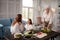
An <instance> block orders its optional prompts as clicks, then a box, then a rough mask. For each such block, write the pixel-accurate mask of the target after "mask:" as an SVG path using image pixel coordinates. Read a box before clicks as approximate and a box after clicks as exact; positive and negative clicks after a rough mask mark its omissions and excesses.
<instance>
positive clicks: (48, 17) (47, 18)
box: [42, 11, 53, 24]
mask: <svg viewBox="0 0 60 40" xmlns="http://www.w3.org/2000/svg"><path fill="white" fill-rule="evenodd" d="M52 18H53V16H52V13H51V12H49V14H47V13H46V11H45V12H43V14H42V22H44V21H46V22H48V21H49V24H51V23H52Z"/></svg>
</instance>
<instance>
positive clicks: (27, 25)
mask: <svg viewBox="0 0 60 40" xmlns="http://www.w3.org/2000/svg"><path fill="white" fill-rule="evenodd" d="M25 29H26V31H30V30H32V29H33V25H32V20H31V19H28V21H27V24H26V25H25Z"/></svg>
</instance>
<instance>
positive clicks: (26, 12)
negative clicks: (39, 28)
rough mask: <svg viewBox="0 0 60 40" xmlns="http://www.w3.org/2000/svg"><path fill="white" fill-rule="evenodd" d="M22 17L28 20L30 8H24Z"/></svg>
mask: <svg viewBox="0 0 60 40" xmlns="http://www.w3.org/2000/svg"><path fill="white" fill-rule="evenodd" d="M22 17H23V18H24V19H27V18H28V8H22Z"/></svg>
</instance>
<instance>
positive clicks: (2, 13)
mask: <svg viewBox="0 0 60 40" xmlns="http://www.w3.org/2000/svg"><path fill="white" fill-rule="evenodd" d="M21 2H22V1H21V0H0V18H8V17H15V16H16V14H17V13H21V7H22V5H21V4H22V3H21Z"/></svg>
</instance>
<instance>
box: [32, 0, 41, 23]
mask: <svg viewBox="0 0 60 40" xmlns="http://www.w3.org/2000/svg"><path fill="white" fill-rule="evenodd" d="M33 7H34V10H33V20H34V23H36V17H37V16H40V0H33Z"/></svg>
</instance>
